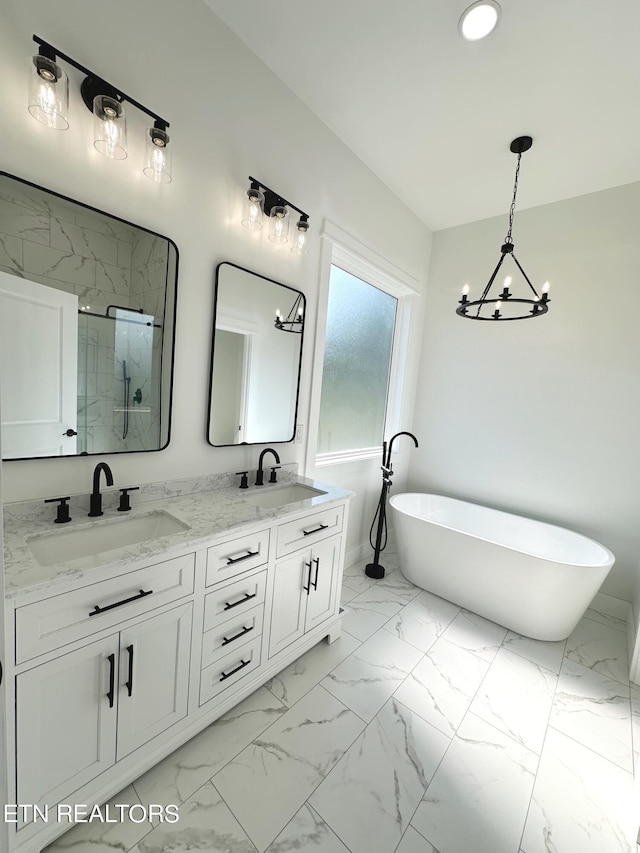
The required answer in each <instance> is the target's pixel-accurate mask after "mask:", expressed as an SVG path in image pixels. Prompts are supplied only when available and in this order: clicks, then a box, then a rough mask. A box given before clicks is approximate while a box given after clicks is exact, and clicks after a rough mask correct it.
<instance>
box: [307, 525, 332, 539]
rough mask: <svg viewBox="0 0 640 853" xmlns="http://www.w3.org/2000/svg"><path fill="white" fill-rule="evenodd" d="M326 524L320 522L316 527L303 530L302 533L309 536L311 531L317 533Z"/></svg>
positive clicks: (324, 528)
mask: <svg viewBox="0 0 640 853" xmlns="http://www.w3.org/2000/svg"><path fill="white" fill-rule="evenodd" d="M328 526H329V525H328V524H320V525H319V526H318V527H312V528H311V530H303V531H302V535H303V536H311V534H312V533H318V532H319V531H320V530H326V529H327V527H328Z"/></svg>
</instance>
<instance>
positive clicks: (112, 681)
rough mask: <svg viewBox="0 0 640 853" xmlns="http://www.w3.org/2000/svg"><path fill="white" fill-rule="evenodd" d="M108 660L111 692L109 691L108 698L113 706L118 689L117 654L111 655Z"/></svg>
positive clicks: (111, 706) (110, 705)
mask: <svg viewBox="0 0 640 853" xmlns="http://www.w3.org/2000/svg"><path fill="white" fill-rule="evenodd" d="M107 660H108V661H109V692H108V693H107V699H108V700H109V707H110V708H113V700H114V697H115V689H116V656H115V655H109V657H108V658H107Z"/></svg>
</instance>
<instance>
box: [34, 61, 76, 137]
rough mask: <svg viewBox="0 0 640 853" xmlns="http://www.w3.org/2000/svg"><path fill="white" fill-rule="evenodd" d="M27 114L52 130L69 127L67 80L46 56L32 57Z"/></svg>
mask: <svg viewBox="0 0 640 853" xmlns="http://www.w3.org/2000/svg"><path fill="white" fill-rule="evenodd" d="M29 112H30V113H31V115H32V116H33V117H34V119H35V120H36V121H39V122H40V124H44V125H46V127H50V128H53V129H54V130H67V128H68V127H69V121H68V118H67V116H68V114H69V78H68V77H67V75H66V74H65V73H64V71H63V70H62V68H60V66H59V65H58V64H57V63H56V62H54V61H53V60H51V59H48V58H47V57H46V56H41V55H37V56H34V57H33V64H32V66H31V79H30V82H29Z"/></svg>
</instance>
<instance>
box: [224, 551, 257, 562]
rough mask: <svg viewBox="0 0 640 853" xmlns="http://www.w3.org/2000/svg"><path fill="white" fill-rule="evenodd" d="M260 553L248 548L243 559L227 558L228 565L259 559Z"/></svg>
mask: <svg viewBox="0 0 640 853" xmlns="http://www.w3.org/2000/svg"><path fill="white" fill-rule="evenodd" d="M259 553H260V551H252V550H251V549H250V548H247V553H246V554H243V555H242V557H227V565H228V566H232V565H233V564H234V563H241V562H242V561H243V560H248V559H249V557H257V556H258V554H259Z"/></svg>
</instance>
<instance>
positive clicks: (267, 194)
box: [249, 175, 309, 222]
mask: <svg viewBox="0 0 640 853" xmlns="http://www.w3.org/2000/svg"><path fill="white" fill-rule="evenodd" d="M249 180H250V181H251V189H253V190H258V189H260V190H263V193H264V212H265V213H266V214H267V216H269V214H270V213H271V208H273V207H290V208H291V209H292V210H296V211H297V212H298V213H299V214H300V217H301V219H303V221H305V222H306V221H307V220H308V219H309V214H308V213H305V212H304V210H300V208H299V207H296V205H295V204H291V202H290V201H287V199H286V198H283V197H282V196H281V195H278V193H277V192H274V190H272V189H270V188H269V187H268V186H267V185H266V184H263V183H262V181H259V180H257V178H252V177H251V175H249Z"/></svg>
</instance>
